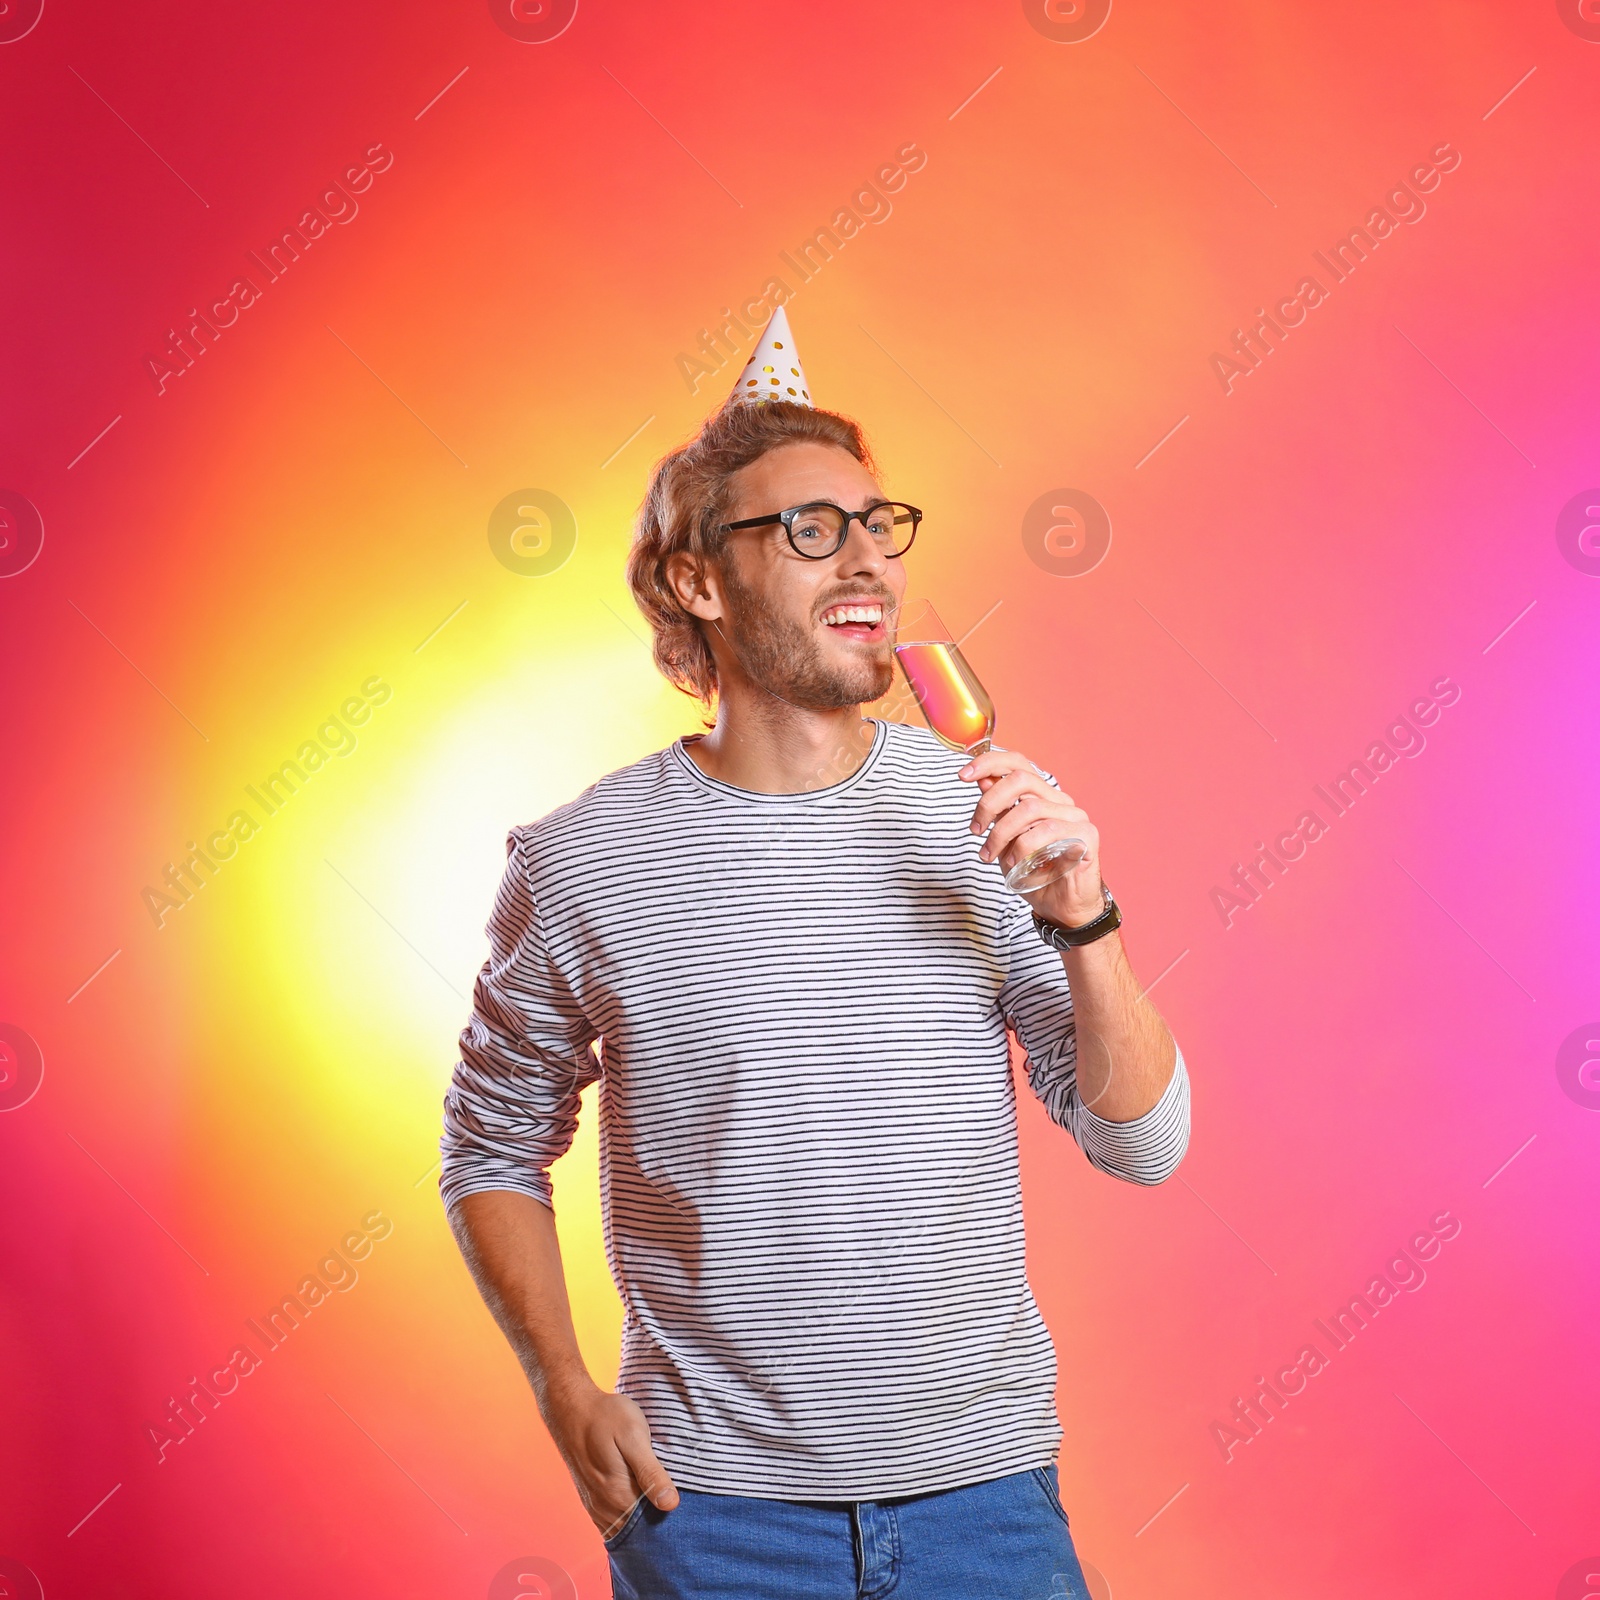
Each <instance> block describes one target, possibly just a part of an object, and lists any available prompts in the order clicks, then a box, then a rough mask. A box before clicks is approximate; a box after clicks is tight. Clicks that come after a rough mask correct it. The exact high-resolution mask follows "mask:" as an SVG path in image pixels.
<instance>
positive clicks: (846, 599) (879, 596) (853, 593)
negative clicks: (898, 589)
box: [816, 589, 900, 622]
mask: <svg viewBox="0 0 1600 1600" xmlns="http://www.w3.org/2000/svg"><path fill="white" fill-rule="evenodd" d="M844 604H848V605H857V606H860V605H873V604H877V605H881V606H882V607H883V615H884V621H885V622H889V621H892V620H894V619H895V618H897V617H898V616H899V615H900V602H899V601H898V600H896V599H895V597H894V593H893V591H892V590H889V589H884V590H873V591H872V592H870V593H867V594H863V593H862V592H861V591H860V590H849V591H846V592H845V593H843V594H836V595H834V596H833V597H832V598H831V599H828V600H824V601H822V602H821V603H820V604H819V605H818V606H817V608H816V613H817V615H818V616H819V617H820V616H821V615H822V613H823V612H824V611H826V610H827V609H828V608H829V607H830V606H837V605H844Z"/></svg>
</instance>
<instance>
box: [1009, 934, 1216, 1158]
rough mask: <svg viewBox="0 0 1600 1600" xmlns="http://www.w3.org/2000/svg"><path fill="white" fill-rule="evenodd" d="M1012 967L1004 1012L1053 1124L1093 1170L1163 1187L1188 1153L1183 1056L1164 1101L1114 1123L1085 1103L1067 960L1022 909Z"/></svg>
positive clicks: (1013, 940)
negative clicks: (1064, 1132)
mask: <svg viewBox="0 0 1600 1600" xmlns="http://www.w3.org/2000/svg"><path fill="white" fill-rule="evenodd" d="M1007 935H1008V940H1009V944H1010V955H1011V965H1010V971H1009V974H1008V976H1007V978H1006V982H1005V984H1004V986H1003V987H1002V989H1001V991H1000V1009H1001V1013H1002V1014H1003V1015H1004V1017H1005V1019H1006V1023H1007V1026H1009V1027H1010V1028H1011V1030H1012V1031H1013V1032H1014V1033H1015V1034H1016V1036H1017V1039H1018V1041H1019V1042H1020V1043H1021V1045H1022V1048H1023V1052H1024V1054H1025V1056H1026V1065H1027V1069H1028V1085H1029V1087H1030V1088H1031V1089H1032V1090H1033V1092H1034V1094H1035V1095H1037V1096H1038V1098H1039V1101H1040V1103H1041V1104H1042V1105H1043V1106H1044V1108H1045V1111H1046V1112H1047V1113H1048V1114H1049V1116H1050V1120H1051V1121H1052V1122H1055V1123H1057V1124H1059V1125H1060V1126H1061V1127H1063V1128H1065V1129H1066V1130H1067V1132H1068V1133H1070V1134H1071V1135H1072V1137H1073V1138H1074V1139H1075V1140H1076V1141H1077V1143H1078V1146H1079V1148H1080V1149H1081V1150H1082V1151H1083V1153H1084V1154H1085V1155H1086V1156H1087V1157H1088V1158H1089V1161H1090V1163H1091V1164H1092V1165H1094V1166H1096V1167H1098V1168H1099V1169H1100V1170H1101V1171H1102V1172H1108V1173H1110V1174H1111V1176H1112V1177H1114V1178H1121V1179H1123V1180H1124V1181H1126V1182H1128V1183H1139V1184H1156V1183H1164V1182H1165V1181H1166V1180H1167V1179H1168V1178H1170V1177H1171V1176H1172V1174H1173V1173H1174V1172H1176V1171H1177V1169H1178V1163H1179V1162H1180V1161H1182V1160H1183V1155H1184V1151H1185V1150H1187V1149H1188V1146H1189V1075H1188V1072H1187V1070H1186V1069H1185V1067H1184V1064H1183V1051H1182V1050H1179V1051H1178V1052H1177V1061H1176V1064H1175V1065H1174V1067H1173V1072H1172V1077H1171V1079H1170V1081H1169V1082H1168V1084H1167V1086H1166V1088H1165V1089H1164V1090H1162V1093H1161V1098H1160V1099H1159V1100H1157V1101H1156V1103H1155V1104H1154V1105H1153V1106H1152V1107H1151V1108H1150V1109H1149V1110H1148V1111H1147V1112H1145V1114H1144V1115H1143V1116H1142V1117H1136V1118H1134V1120H1133V1121H1132V1122H1109V1121H1107V1120H1106V1118H1104V1117H1102V1116H1099V1115H1097V1114H1096V1113H1095V1112H1093V1111H1091V1110H1090V1109H1089V1108H1088V1107H1087V1106H1086V1105H1084V1103H1083V1102H1082V1100H1080V1099H1079V1098H1078V1032H1077V1020H1076V1018H1075V1017H1074V1016H1073V1011H1072V988H1071V985H1070V984H1069V983H1068V982H1067V973H1066V968H1065V967H1064V966H1063V964H1062V961H1061V957H1060V956H1059V955H1058V954H1057V953H1056V952H1055V951H1054V950H1052V949H1051V948H1050V947H1049V946H1048V945H1047V944H1045V943H1044V941H1043V940H1042V939H1040V938H1039V936H1038V934H1036V933H1035V932H1034V931H1033V920H1032V914H1031V912H1030V911H1029V909H1028V906H1027V904H1026V903H1025V902H1024V903H1022V904H1021V905H1020V906H1019V907H1018V908H1017V910H1016V911H1014V912H1013V913H1012V914H1011V916H1010V921H1009V925H1008V928H1007Z"/></svg>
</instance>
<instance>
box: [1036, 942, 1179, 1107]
mask: <svg viewBox="0 0 1600 1600" xmlns="http://www.w3.org/2000/svg"><path fill="white" fill-rule="evenodd" d="M1061 960H1062V963H1063V965H1064V966H1065V967H1066V969H1067V981H1068V982H1069V983H1070V984H1071V986H1072V1010H1073V1016H1074V1018H1075V1019H1076V1024H1077V1048H1078V1098H1079V1099H1080V1100H1081V1101H1082V1102H1083V1104H1084V1105H1085V1106H1087V1107H1088V1108H1089V1110H1091V1111H1093V1112H1094V1113H1095V1115H1096V1116H1100V1117H1104V1118H1105V1119H1106V1121H1108V1122H1132V1121H1133V1120H1134V1119H1135V1118H1136V1117H1142V1116H1143V1115H1144V1114H1145V1112H1147V1111H1149V1110H1150V1109H1151V1107H1152V1106H1154V1105H1155V1103H1156V1102H1157V1101H1158V1100H1159V1099H1160V1098H1161V1093H1162V1091H1163V1090H1164V1089H1165V1088H1166V1087H1167V1084H1168V1083H1169V1082H1170V1081H1171V1079H1172V1074H1173V1071H1174V1068H1175V1066H1176V1063H1177V1046H1176V1044H1175V1043H1174V1042H1173V1038H1172V1034H1171V1033H1170V1032H1169V1031H1168V1028H1167V1025H1166V1023H1165V1022H1164V1021H1163V1020H1162V1018H1161V1013H1160V1012H1159V1011H1157V1010H1156V1008H1155V1007H1154V1006H1153V1005H1152V1004H1151V1003H1150V1001H1149V1000H1148V999H1147V998H1146V997H1145V995H1144V992H1143V989H1142V988H1141V986H1140V984H1139V981H1138V979H1137V978H1135V977H1134V975H1133V968H1132V967H1131V966H1130V965H1129V964H1128V955H1127V951H1126V950H1125V949H1124V948H1123V944H1122V935H1121V934H1120V933H1110V934H1107V935H1106V936H1105V938H1103V939H1097V940H1095V942H1094V943H1093V944H1086V945H1080V946H1078V947H1077V948H1076V949H1073V950H1065V951H1063V952H1062V954H1061Z"/></svg>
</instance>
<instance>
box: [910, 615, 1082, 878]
mask: <svg viewBox="0 0 1600 1600" xmlns="http://www.w3.org/2000/svg"><path fill="white" fill-rule="evenodd" d="M894 653H895V659H896V660H897V661H898V662H899V663H900V670H901V671H902V672H903V673H904V674H905V678H906V683H907V684H908V685H909V686H910V688H911V692H912V694H913V695H915V696H916V701H917V705H918V706H919V707H920V708H921V711H922V714H923V716H924V717H926V718H927V720H928V726H929V727H930V728H931V729H932V730H933V732H934V734H935V735H936V736H937V737H938V738H939V739H940V740H941V741H942V742H943V743H945V744H947V745H949V747H950V748H951V749H952V750H959V751H961V752H962V753H963V754H964V755H969V756H981V755H982V754H983V753H984V751H986V750H987V749H989V741H990V740H991V739H992V738H993V736H994V702H993V701H992V700H991V699H990V698H989V694H988V691H987V690H986V689H985V688H984V687H983V685H982V684H981V683H980V682H979V681H978V675H977V673H975V672H974V671H973V670H972V668H971V667H970V666H968V665H967V660H966V657H965V656H963V655H962V654H961V647H960V645H958V644H957V643H956V641H955V640H954V639H953V638H951V636H950V631H949V629H948V628H946V627H945V625H944V624H943V623H942V622H941V621H940V620H939V614H938V612H936V611H935V610H934V609H933V607H932V606H931V605H930V604H929V603H928V602H927V601H919V602H916V603H914V604H911V605H907V606H902V607H901V610H900V614H899V616H898V617H897V618H896V623H895V646H894ZM1085 853H1086V847H1085V845H1084V842H1083V840H1081V839H1056V840H1054V841H1052V842H1051V843H1050V844H1047V845H1041V846H1040V848H1039V849H1037V850H1034V851H1031V852H1030V853H1029V854H1028V855H1026V856H1024V857H1023V858H1022V860H1020V861H1019V862H1017V863H1016V865H1015V866H1013V867H1012V868H1010V870H1009V871H1007V873H1006V875H1005V883H1006V887H1007V888H1008V889H1013V890H1015V891H1016V892H1017V893H1018V894H1024V895H1026V894H1032V893H1033V892H1034V891H1035V890H1037V889H1042V888H1044V886H1045V885H1046V884H1047V883H1054V882H1055V880H1056V879H1057V878H1061V877H1065V876H1066V874H1067V873H1069V872H1070V871H1071V870H1072V869H1073V868H1074V867H1075V866H1077V864H1078V863H1079V862H1080V861H1081V860H1082V859H1083V857H1084V855H1085Z"/></svg>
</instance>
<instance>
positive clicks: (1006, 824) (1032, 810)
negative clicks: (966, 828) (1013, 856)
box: [978, 794, 1071, 861]
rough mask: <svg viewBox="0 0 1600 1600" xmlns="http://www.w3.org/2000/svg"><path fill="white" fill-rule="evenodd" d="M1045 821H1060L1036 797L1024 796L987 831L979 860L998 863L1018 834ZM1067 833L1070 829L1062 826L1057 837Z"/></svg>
mask: <svg viewBox="0 0 1600 1600" xmlns="http://www.w3.org/2000/svg"><path fill="white" fill-rule="evenodd" d="M1047 821H1049V822H1058V821H1060V819H1059V818H1058V817H1057V816H1056V815H1055V813H1054V812H1053V811H1050V810H1047V809H1046V808H1045V802H1044V801H1042V800H1041V799H1040V798H1039V797H1038V796H1037V795H1031V794H1030V795H1024V796H1023V798H1022V799H1020V800H1019V801H1018V802H1017V803H1016V804H1015V805H1014V806H1012V807H1011V809H1010V810H1009V811H1007V812H1006V813H1005V815H1004V816H1002V817H1001V818H1000V819H999V820H998V821H997V822H996V823H995V825H994V826H993V827H992V828H991V829H990V830H989V837H988V838H987V839H985V840H984V841H983V848H982V849H981V850H980V851H979V852H978V857H979V859H980V860H983V861H998V860H999V859H1000V857H1001V856H1003V855H1004V854H1005V852H1006V850H1007V849H1008V848H1009V846H1010V845H1011V843H1012V841H1013V840H1015V839H1016V838H1017V836H1018V835H1019V834H1021V833H1023V832H1025V831H1027V830H1029V829H1032V828H1036V827H1039V826H1040V825H1041V824H1043V823H1044V822H1047ZM1069 832H1071V829H1070V828H1069V827H1067V826H1066V825H1065V824H1063V825H1062V833H1061V835H1058V837H1064V836H1065V835H1066V834H1067V833H1069Z"/></svg>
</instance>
